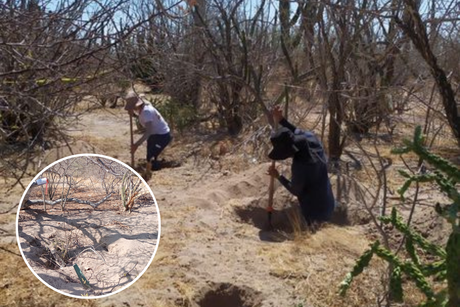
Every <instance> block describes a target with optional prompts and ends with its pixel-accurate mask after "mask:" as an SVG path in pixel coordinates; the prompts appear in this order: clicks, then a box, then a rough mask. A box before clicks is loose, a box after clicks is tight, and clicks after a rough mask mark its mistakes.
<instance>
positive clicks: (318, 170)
mask: <svg viewBox="0 0 460 307" xmlns="http://www.w3.org/2000/svg"><path fill="white" fill-rule="evenodd" d="M305 173H306V174H309V176H308V184H307V188H306V189H305V191H304V193H303V195H300V197H299V203H300V208H301V210H302V215H303V216H304V217H305V220H306V221H307V223H308V224H309V225H311V224H312V223H315V222H318V223H322V222H327V221H328V220H329V219H330V218H331V216H332V213H333V212H334V207H335V200H334V195H333V193H332V187H331V183H330V181H329V177H328V174H327V166H326V164H325V163H322V162H317V163H312V164H308V165H307V166H306V167H305Z"/></svg>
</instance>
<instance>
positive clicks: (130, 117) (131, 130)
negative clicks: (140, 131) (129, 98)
mask: <svg viewBox="0 0 460 307" xmlns="http://www.w3.org/2000/svg"><path fill="white" fill-rule="evenodd" d="M129 130H130V133H131V146H130V148H129V152H130V153H131V166H132V167H134V153H133V152H131V148H132V146H133V144H134V136H133V115H132V114H131V113H130V114H129Z"/></svg>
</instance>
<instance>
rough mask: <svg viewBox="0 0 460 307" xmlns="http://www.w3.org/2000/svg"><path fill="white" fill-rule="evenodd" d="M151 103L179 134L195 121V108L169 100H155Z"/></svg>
mask: <svg viewBox="0 0 460 307" xmlns="http://www.w3.org/2000/svg"><path fill="white" fill-rule="evenodd" d="M152 103H153V105H154V106H155V108H156V109H157V110H158V111H159V112H160V114H161V115H162V116H163V117H164V118H165V119H166V121H167V122H168V124H169V125H170V127H171V128H172V129H177V130H179V132H183V131H184V129H185V128H187V127H189V126H190V125H192V124H193V123H195V121H196V119H197V116H196V111H195V108H194V107H193V106H192V105H190V104H186V103H180V102H178V101H176V100H174V99H171V98H164V99H155V100H154V101H152Z"/></svg>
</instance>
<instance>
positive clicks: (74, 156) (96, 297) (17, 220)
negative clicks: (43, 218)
mask: <svg viewBox="0 0 460 307" xmlns="http://www.w3.org/2000/svg"><path fill="white" fill-rule="evenodd" d="M88 156H92V157H100V158H104V159H109V160H112V161H115V162H117V163H120V164H121V165H123V166H124V167H126V168H128V169H129V170H131V171H132V172H133V173H134V174H136V175H137V176H138V177H139V178H140V179H141V180H142V182H143V183H144V184H145V185H146V186H147V187H148V189H149V191H150V195H152V198H153V202H154V203H155V207H156V210H157V212H158V236H157V244H156V245H155V250H154V251H153V254H152V257H151V258H150V261H149V262H148V263H147V265H146V266H145V268H144V270H142V272H141V273H140V274H139V275H138V276H137V277H136V278H135V279H134V280H133V281H132V282H130V283H129V284H127V285H126V286H125V287H123V288H121V289H119V290H117V291H115V292H112V293H108V294H104V295H99V296H77V295H72V294H69V293H66V292H63V291H61V290H58V289H56V288H54V287H52V286H50V285H49V284H48V283H46V282H45V281H44V280H43V279H41V278H40V276H38V275H37V273H35V271H34V270H33V269H32V267H31V266H30V264H29V262H28V261H27V259H26V257H25V256H24V253H23V251H22V248H21V244H20V242H19V213H20V211H21V206H22V202H23V200H24V197H25V196H26V194H27V191H28V190H29V189H30V186H31V185H32V183H33V182H34V181H35V180H37V179H38V178H39V177H40V176H41V174H43V173H44V172H45V171H46V170H47V169H49V168H50V167H52V166H53V165H55V164H57V163H60V162H62V161H64V160H67V159H70V158H76V157H88ZM160 238H161V215H160V208H159V207H158V203H157V200H156V198H155V195H154V194H153V191H152V188H151V187H150V186H149V185H148V184H147V182H146V181H145V180H144V178H142V176H141V175H140V174H139V173H138V172H137V171H135V170H134V169H133V168H132V167H131V166H129V165H128V164H126V163H124V162H122V161H120V160H118V159H115V158H112V157H109V156H104V155H99V154H93V153H86V154H76V155H71V156H67V157H64V158H61V159H59V160H57V161H55V162H53V163H51V164H49V165H47V166H46V167H45V168H44V169H43V170H41V171H40V172H39V173H38V174H37V175H36V176H35V177H34V178H33V179H32V180H31V181H30V183H29V184H28V185H27V188H26V190H25V191H24V193H23V194H22V197H21V200H20V202H19V206H18V213H17V214H16V241H17V244H18V247H19V251H20V252H21V255H22V259H23V260H24V262H25V263H26V264H27V266H28V267H29V270H30V271H31V272H32V273H33V274H34V275H35V277H37V278H38V280H40V281H41V282H42V283H43V284H44V285H45V286H47V287H48V288H50V289H51V290H53V291H56V292H58V293H60V294H62V295H65V296H68V297H72V298H79V299H99V298H104V297H108V296H111V295H114V294H117V293H120V292H121V291H123V290H126V289H128V288H129V287H130V286H132V285H134V283H135V282H136V281H138V280H139V278H141V277H142V275H144V273H145V271H147V269H148V268H149V267H150V265H151V264H152V261H153V258H155V255H156V253H157V251H158V246H159V245H160Z"/></svg>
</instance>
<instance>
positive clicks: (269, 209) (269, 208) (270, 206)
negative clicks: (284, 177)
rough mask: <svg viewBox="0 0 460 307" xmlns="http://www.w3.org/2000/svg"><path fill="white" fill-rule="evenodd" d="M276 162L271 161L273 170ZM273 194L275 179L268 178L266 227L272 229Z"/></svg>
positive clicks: (276, 126)
mask: <svg viewBox="0 0 460 307" xmlns="http://www.w3.org/2000/svg"><path fill="white" fill-rule="evenodd" d="M273 127H274V129H275V131H276V129H277V128H278V123H276V122H275V124H274V126H273ZM275 166H276V162H275V161H272V168H275ZM274 194H275V177H273V176H270V184H269V186H268V206H267V216H268V227H269V228H273V225H272V215H273V195H274Z"/></svg>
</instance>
